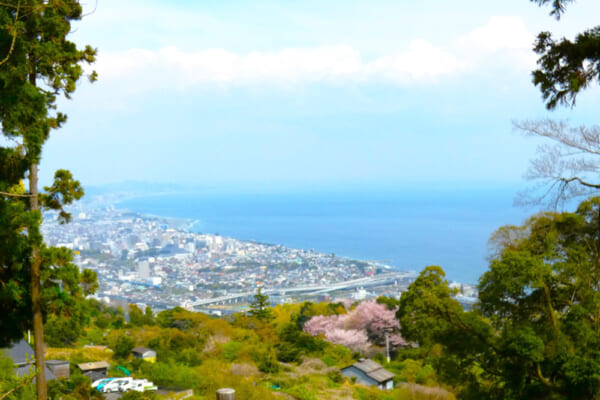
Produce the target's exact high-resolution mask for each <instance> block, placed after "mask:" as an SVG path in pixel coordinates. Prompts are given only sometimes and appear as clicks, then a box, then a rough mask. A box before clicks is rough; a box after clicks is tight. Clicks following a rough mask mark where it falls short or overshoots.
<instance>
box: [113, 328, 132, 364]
mask: <svg viewBox="0 0 600 400" xmlns="http://www.w3.org/2000/svg"><path fill="white" fill-rule="evenodd" d="M134 346H135V343H134V342H133V339H131V338H130V337H129V335H127V334H121V335H120V336H119V337H118V338H117V341H116V342H115V348H114V349H113V351H114V357H115V359H117V360H126V359H127V358H128V357H129V355H130V354H131V351H132V350H133V348H134Z"/></svg>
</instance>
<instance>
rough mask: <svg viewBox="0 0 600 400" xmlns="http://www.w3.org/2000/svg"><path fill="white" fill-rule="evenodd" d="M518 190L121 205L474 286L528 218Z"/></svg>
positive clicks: (213, 196) (254, 196) (152, 198)
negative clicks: (502, 242) (502, 231)
mask: <svg viewBox="0 0 600 400" xmlns="http://www.w3.org/2000/svg"><path fill="white" fill-rule="evenodd" d="M514 196H515V190H513V189H506V188H500V189H477V188H466V189H465V188H461V189H455V188H447V189H426V190H404V191H400V190H399V191H386V190H372V189H369V190H342V191H337V192H336V191H300V192H289V193H256V192H255V193H235V192H232V191H230V192H227V193H214V192H204V191H188V192H185V191H184V192H180V193H168V194H160V195H144V196H139V197H132V198H129V199H126V200H123V201H121V202H119V203H118V204H117V206H118V207H119V208H125V209H129V210H132V211H136V212H140V213H144V214H151V215H158V216H162V217H173V218H187V219H192V220H194V221H195V223H194V224H193V225H192V227H191V229H192V230H194V231H196V232H202V233H212V234H219V235H222V236H227V237H233V238H236V239H242V240H254V241H258V242H263V243H271V244H281V245H284V246H287V247H292V248H303V249H314V250H316V251H319V252H323V253H334V254H335V255H337V256H345V257H350V258H356V259H361V260H375V261H379V262H382V263H384V264H387V265H390V266H391V267H392V268H394V269H397V270H403V271H417V272H418V271H420V270H422V269H423V268H424V267H425V266H427V265H439V266H441V267H442V268H444V270H445V271H446V274H447V277H448V279H450V280H455V281H459V282H463V283H476V282H477V280H478V278H479V276H480V275H481V274H482V273H483V272H485V270H486V269H487V266H488V260H487V255H488V253H489V250H488V246H487V243H488V239H489V237H490V235H491V234H492V233H493V232H494V231H495V230H496V229H498V228H499V227H500V226H502V225H506V224H520V223H522V221H523V220H524V219H525V217H526V216H527V215H528V214H530V212H531V211H530V210H529V211H527V210H523V209H521V208H515V207H514V206H513V198H514Z"/></svg>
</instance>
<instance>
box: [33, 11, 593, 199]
mask: <svg viewBox="0 0 600 400" xmlns="http://www.w3.org/2000/svg"><path fill="white" fill-rule="evenodd" d="M484 3H485V4H484ZM87 7H89V9H88V10H87V11H92V4H90V5H88V6H87ZM548 13H549V9H547V8H539V7H537V6H536V5H535V4H533V3H530V2H528V1H527V0H502V1H500V0H498V1H492V2H490V1H486V2H481V1H471V0H457V1H454V2H448V1H441V0H430V1H421V2H404V1H400V0H395V1H387V0H378V1H362V0H360V1H359V0H357V1H349V0H345V1H337V0H330V1H322V0H320V1H301V0H297V1H295V0H289V1H261V0H253V1H235V0H228V1H202V2H197V1H173V0H171V1H158V0H145V1H116V0H98V3H97V7H96V10H95V11H94V12H93V13H92V14H90V15H88V16H87V17H85V18H84V20H83V21H81V22H80V23H78V24H77V26H76V31H75V33H74V34H73V35H72V40H75V41H76V42H77V43H79V44H81V45H84V44H90V45H92V46H94V47H97V48H98V52H99V53H98V61H97V63H96V64H95V65H94V66H93V68H94V69H95V70H96V71H97V72H98V74H99V80H98V82H96V83H94V84H93V85H90V84H88V83H82V84H81V86H80V87H79V88H78V90H77V92H76V93H75V95H74V96H73V100H70V101H64V102H62V105H61V106H62V107H63V109H64V111H66V112H67V114H68V115H69V122H68V123H67V125H66V126H65V128H63V129H61V130H60V131H58V132H56V133H54V136H53V137H52V138H51V140H50V141H49V142H48V145H47V147H46V149H45V152H44V160H43V163H42V165H41V168H42V170H41V176H42V179H43V180H45V181H46V182H47V181H48V180H49V177H50V176H51V174H52V171H54V170H55V169H57V168H68V169H70V170H71V171H72V172H73V173H74V175H75V176H76V177H77V178H78V179H80V180H81V181H82V182H83V183H84V185H99V184H105V183H112V182H120V181H126V180H137V181H152V182H171V183H191V184H196V185H224V186H227V185H229V186H234V185H249V186H253V185H256V186H260V187H284V186H285V187H294V186H297V187H303V186H315V185H316V186H336V185H340V186H357V187H358V186H361V185H371V184H374V185H386V186H392V187H394V186H401V185H405V184H415V183H419V184H424V185H428V184H432V185H434V184H444V183H445V184H450V183H453V182H460V183H463V184H472V185H480V184H482V183H485V184H489V185H520V184H522V178H521V176H522V175H523V173H524V172H525V169H526V167H527V161H528V159H530V158H531V157H532V156H533V155H534V154H535V147H536V145H538V144H539V143H537V142H535V141H533V140H532V139H528V138H524V137H522V136H520V135H519V134H518V133H515V132H513V130H512V125H511V121H512V120H513V119H533V118H541V117H545V116H547V115H548V113H547V112H546V111H545V109H544V105H543V103H542V101H541V98H540V95H539V92H538V90H537V89H536V88H534V87H533V85H532V84H531V82H530V71H531V69H532V68H533V67H534V66H535V59H536V58H535V55H534V54H533V53H532V51H531V44H532V42H533V40H534V37H535V35H536V34H537V32H539V31H540V30H551V31H553V32H556V33H557V34H558V35H559V36H560V35H565V36H572V35H573V34H574V33H575V32H578V31H580V30H582V29H583V28H587V27H592V26H595V25H596V24H597V23H598V21H597V18H596V16H598V15H600V4H599V3H598V2H597V1H595V0H579V1H578V2H577V3H576V4H574V5H572V6H570V7H569V9H568V11H567V13H566V14H565V15H564V17H563V18H562V19H561V21H560V22H557V21H555V20H554V19H553V18H552V17H550V16H549V15H548ZM599 92H600V90H599V89H598V88H593V89H591V90H588V91H587V92H586V93H584V94H583V95H582V96H580V98H579V100H578V105H577V107H576V108H574V109H563V110H560V111H557V112H553V113H551V116H552V117H555V118H568V119H569V120H571V121H572V122H574V123H597V120H594V115H595V113H597V109H598V104H599V102H600V93H599Z"/></svg>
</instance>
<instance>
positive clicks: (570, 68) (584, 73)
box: [531, 0, 600, 109]
mask: <svg viewBox="0 0 600 400" xmlns="http://www.w3.org/2000/svg"><path fill="white" fill-rule="evenodd" d="M531 1H533V2H536V3H538V4H539V5H545V4H547V3H551V6H552V11H551V15H553V16H555V17H556V18H557V19H560V16H561V15H562V13H564V12H565V10H566V6H567V4H568V3H572V2H573V1H574V0H531ZM534 51H535V52H536V53H537V54H539V55H540V58H539V60H538V65H539V68H538V69H537V70H535V71H533V82H534V83H535V85H536V86H539V88H540V90H541V92H542V97H543V98H544V100H545V101H546V107H547V108H548V109H553V108H555V107H556V106H557V105H558V104H565V105H571V106H573V105H575V100H576V98H577V95H578V94H579V92H580V91H581V90H583V89H585V88H587V87H589V86H590V85H591V84H592V83H593V82H594V81H598V80H599V79H600V26H596V27H593V28H589V29H587V30H585V31H583V32H581V33H579V34H578V35H577V36H576V37H575V39H574V40H569V39H566V38H562V39H560V40H555V39H554V38H553V37H552V33H550V32H540V34H539V35H538V37H537V41H536V43H535V47H534Z"/></svg>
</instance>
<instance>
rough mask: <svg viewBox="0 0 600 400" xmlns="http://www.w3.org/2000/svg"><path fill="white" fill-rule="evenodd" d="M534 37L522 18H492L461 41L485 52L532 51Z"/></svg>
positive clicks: (460, 40)
mask: <svg viewBox="0 0 600 400" xmlns="http://www.w3.org/2000/svg"><path fill="white" fill-rule="evenodd" d="M533 40H534V36H533V35H532V34H531V33H530V32H529V31H528V30H527V27H526V26H525V22H524V21H523V20H522V19H521V18H520V17H498V16H497V17H491V18H490V20H489V22H488V23H487V24H486V25H484V26H482V27H481V28H477V29H475V30H474V31H472V32H470V33H469V34H467V35H465V36H463V37H462V38H460V39H459V42H461V43H462V44H464V45H473V46H474V47H475V48H477V49H483V50H485V51H489V52H492V51H498V50H504V49H527V50H530V49H531V44H532V43H533Z"/></svg>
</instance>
